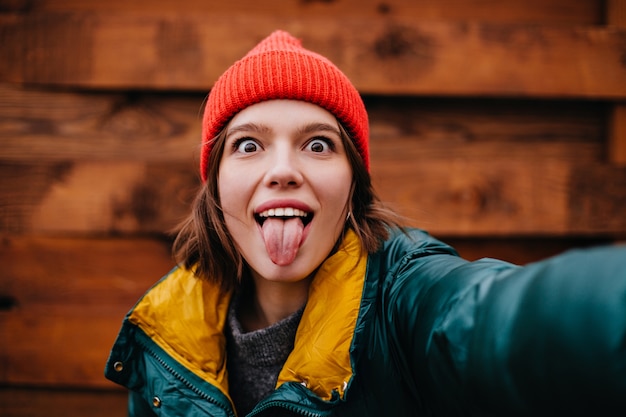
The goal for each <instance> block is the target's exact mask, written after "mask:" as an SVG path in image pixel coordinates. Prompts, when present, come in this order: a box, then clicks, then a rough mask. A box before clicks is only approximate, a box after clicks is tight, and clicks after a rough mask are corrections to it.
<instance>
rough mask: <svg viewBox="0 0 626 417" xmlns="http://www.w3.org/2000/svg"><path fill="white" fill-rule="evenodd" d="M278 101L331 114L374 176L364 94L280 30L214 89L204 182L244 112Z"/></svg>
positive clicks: (205, 130)
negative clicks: (226, 131)
mask: <svg viewBox="0 0 626 417" xmlns="http://www.w3.org/2000/svg"><path fill="white" fill-rule="evenodd" d="M273 99H290V100H302V101H306V102H309V103H313V104H316V105H318V106H320V107H322V108H324V109H326V110H328V111H329V112H330V113H332V114H333V115H334V116H335V117H336V118H337V120H339V122H340V123H341V124H342V126H343V127H344V128H345V129H346V131H347V132H348V134H349V135H350V137H351V138H352V140H353V141H354V144H355V146H356V149H357V150H358V152H359V154H360V155H361V157H362V158H363V162H364V163H365V167H366V168H367V169H368V170H369V144H368V140H369V126H368V118H367V112H366V110H365V105H364V104H363V100H362V99H361V96H360V95H359V93H358V91H357V90H356V88H355V87H354V86H353V85H352V83H351V82H350V80H349V79H348V77H346V76H345V74H343V73H342V72H341V71H340V70H339V68H337V67H336V66H335V65H334V64H333V63H332V62H330V61H329V60H328V59H327V58H325V57H323V56H321V55H319V54H317V53H315V52H312V51H309V50H307V49H304V48H303V47H302V44H301V42H300V41H299V40H298V39H296V38H294V37H293V36H291V35H290V34H289V33H287V32H284V31H280V30H278V31H275V32H273V33H272V34H271V35H269V36H268V37H267V38H265V39H264V40H262V41H261V42H260V43H259V44H258V45H257V46H255V47H254V48H253V49H252V50H251V51H250V52H248V54H246V55H245V56H244V57H243V58H242V59H240V60H239V61H237V62H235V63H234V64H233V65H232V66H231V67H230V68H228V69H227V70H226V72H225V73H224V74H222V75H221V76H220V78H219V79H218V80H217V82H216V83H215V85H214V86H213V88H212V89H211V92H210V94H209V98H208V100H207V104H206V107H205V110H204V116H203V120H202V151H201V155H200V173H201V175H202V180H203V181H206V179H207V168H208V162H209V154H210V153H211V149H212V147H213V138H214V137H215V136H217V134H218V133H219V132H220V131H221V130H222V129H223V128H224V127H225V126H226V124H227V123H228V122H229V121H230V119H232V118H233V117H234V116H235V114H237V113H238V112H240V111H241V110H243V109H245V108H246V107H248V106H251V105H253V104H256V103H259V102H262V101H265V100H273Z"/></svg>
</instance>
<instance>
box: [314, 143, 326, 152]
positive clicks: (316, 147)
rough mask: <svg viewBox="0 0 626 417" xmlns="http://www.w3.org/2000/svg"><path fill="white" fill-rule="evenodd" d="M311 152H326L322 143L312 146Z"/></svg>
mask: <svg viewBox="0 0 626 417" xmlns="http://www.w3.org/2000/svg"><path fill="white" fill-rule="evenodd" d="M311 150H312V151H313V152H323V151H324V145H322V144H321V143H320V142H314V143H312V144H311Z"/></svg>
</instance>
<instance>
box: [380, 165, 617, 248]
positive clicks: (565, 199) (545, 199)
mask: <svg viewBox="0 0 626 417" xmlns="http://www.w3.org/2000/svg"><path fill="white" fill-rule="evenodd" d="M372 171H373V172H374V175H373V182H374V185H375V187H376V188H377V189H378V190H380V192H381V196H382V198H383V200H385V201H391V202H393V205H392V206H391V207H392V208H396V209H397V210H398V211H399V212H400V213H402V214H403V215H405V216H407V217H408V218H410V219H413V221H412V224H414V225H416V226H419V227H422V228H424V229H427V230H430V231H431V232H433V233H436V234H441V235H449V236H462V235H500V236H505V235H518V236H519V235H532V234H535V235H540V236H541V235H566V234H580V235H597V234H607V235H620V234H621V235H623V234H624V233H625V232H626V222H624V215H623V213H624V208H625V207H626V169H624V168H618V167H609V166H603V165H597V164H590V165H572V164H568V163H566V162H562V161H558V160H555V161H550V160H536V161H524V162H520V161H516V160H514V159H511V160H507V159H501V160H496V161H490V163H489V164H485V161H483V160H475V159H470V158H465V159H464V158H459V159H457V160H450V159H445V160H420V161H416V160H415V159H411V158H410V157H405V155H395V156H394V158H393V160H388V161H386V163H382V161H378V160H375V161H372Z"/></svg>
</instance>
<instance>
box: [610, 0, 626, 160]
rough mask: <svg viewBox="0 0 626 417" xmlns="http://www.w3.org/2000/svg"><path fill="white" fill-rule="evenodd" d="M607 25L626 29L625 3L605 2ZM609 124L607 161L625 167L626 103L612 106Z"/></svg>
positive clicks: (618, 1)
mask: <svg viewBox="0 0 626 417" xmlns="http://www.w3.org/2000/svg"><path fill="white" fill-rule="evenodd" d="M607 23H608V24H609V25H611V26H613V27H619V28H621V29H624V28H626V2H625V1H623V0H608V1H607ZM609 123H610V130H609V140H608V142H609V152H608V154H609V155H608V156H609V158H608V159H609V161H610V162H612V163H614V164H617V165H622V166H626V102H624V101H621V102H618V103H615V104H614V108H613V112H612V114H611V116H610V120H609Z"/></svg>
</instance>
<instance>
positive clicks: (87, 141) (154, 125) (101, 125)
mask: <svg viewBox="0 0 626 417" xmlns="http://www.w3.org/2000/svg"><path fill="white" fill-rule="evenodd" d="M202 104H203V95H200V94H195V95H185V94H178V95H175V96H172V95H167V94H161V95H154V94H136V93H132V92H131V93H126V94H110V93H93V92H92V93H87V92H84V93H77V92H63V91H47V90H41V89H28V88H18V87H15V86H11V85H6V84H4V85H2V84H0V120H1V121H2V122H1V123H0V138H1V139H2V147H1V149H0V158H1V159H3V160H18V161H19V160H26V161H68V160H85V159H86V160H102V161H106V160H116V161H125V160H130V161H132V160H144V161H169V162H173V161H178V162H181V163H182V162H187V163H191V162H194V157H195V158H197V156H198V154H199V144H200V130H201V123H200V117H201V113H202Z"/></svg>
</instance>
